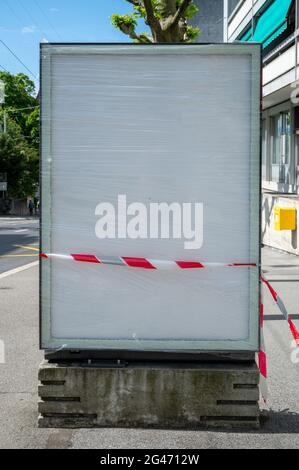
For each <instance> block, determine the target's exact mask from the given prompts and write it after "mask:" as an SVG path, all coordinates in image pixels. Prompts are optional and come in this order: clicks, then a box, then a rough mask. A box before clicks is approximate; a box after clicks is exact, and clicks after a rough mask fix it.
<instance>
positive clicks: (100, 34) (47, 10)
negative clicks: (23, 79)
mask: <svg viewBox="0 0 299 470" xmlns="http://www.w3.org/2000/svg"><path fill="white" fill-rule="evenodd" d="M130 10H131V7H130V5H129V4H128V3H127V2H126V1H125V0H0V12H1V13H0V40H2V41H4V42H5V43H6V44H7V46H8V47H9V48H10V49H11V50H12V51H13V52H14V53H15V54H16V55H17V56H18V57H19V58H20V59H21V60H22V62H23V63H24V64H25V65H26V66H27V67H28V68H29V69H30V70H31V71H32V75H31V76H30V77H31V78H32V79H34V81H35V82H36V83H37V82H38V73H39V43H40V42H43V41H44V42H45V41H48V42H121V41H127V40H128V38H126V37H125V36H124V35H123V34H122V33H120V32H119V31H117V30H115V29H114V28H113V26H112V25H111V24H110V19H109V18H110V16H111V14H112V13H120V14H122V13H127V12H129V11H130ZM141 29H142V28H141ZM143 29H144V27H143ZM0 66H1V67H4V68H5V69H6V70H8V71H10V72H12V73H18V72H24V73H27V74H28V75H30V74H29V72H28V70H26V69H25V68H24V67H23V66H22V65H21V64H20V63H19V62H18V61H17V59H16V58H15V57H14V56H13V55H12V54H11V53H10V52H9V51H8V50H7V49H6V48H5V46H4V45H3V44H2V43H1V42H0ZM1 70H2V69H1ZM33 75H34V76H35V77H34V76H33Z"/></svg>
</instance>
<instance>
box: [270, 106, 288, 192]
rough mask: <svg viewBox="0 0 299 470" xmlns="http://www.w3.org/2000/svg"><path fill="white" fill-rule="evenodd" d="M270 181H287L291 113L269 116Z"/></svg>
mask: <svg viewBox="0 0 299 470" xmlns="http://www.w3.org/2000/svg"><path fill="white" fill-rule="evenodd" d="M271 140H272V146H271V147H272V152H271V156H272V158H271V162H272V171H271V173H272V178H271V179H272V181H276V182H279V183H289V181H288V180H287V178H288V173H289V172H288V166H289V163H290V156H291V113H290V112H289V111H286V112H283V113H280V114H277V115H276V116H273V117H272V118H271Z"/></svg>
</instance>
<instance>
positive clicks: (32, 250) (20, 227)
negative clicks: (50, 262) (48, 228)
mask: <svg viewBox="0 0 299 470" xmlns="http://www.w3.org/2000/svg"><path fill="white" fill-rule="evenodd" d="M38 245H39V221H38V219H37V218H34V217H31V218H30V217H28V218H18V217H0V273H3V272H6V271H9V270H10V269H14V268H17V267H18V266H23V265H25V264H27V263H31V262H32V261H36V260H38V252H39V246H38Z"/></svg>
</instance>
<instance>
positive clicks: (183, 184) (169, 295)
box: [43, 53, 259, 349]
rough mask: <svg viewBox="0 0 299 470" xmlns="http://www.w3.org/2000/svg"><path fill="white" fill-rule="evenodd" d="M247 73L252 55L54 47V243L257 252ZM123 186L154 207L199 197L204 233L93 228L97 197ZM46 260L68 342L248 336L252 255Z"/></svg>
mask: <svg viewBox="0 0 299 470" xmlns="http://www.w3.org/2000/svg"><path fill="white" fill-rule="evenodd" d="M252 72H253V71H252V58H251V55H250V54H248V55H247V54H244V55H240V54H231V55H221V54H219V55H208V54H204V55H201V56H198V55H194V54H188V53H184V54H181V55H174V54H165V53H164V54H143V53H140V54H128V55H127V54H112V55H109V54H74V55H72V54H53V55H52V58H51V80H52V81H51V116H52V120H51V126H52V127H51V152H50V153H51V166H50V170H51V192H52V200H51V204H52V206H51V212H52V220H51V250H52V252H53V253H66V254H68V253H94V254H97V255H98V256H99V257H101V256H102V257H103V256H132V257H147V258H152V259H162V260H174V259H182V260H200V261H203V262H205V261H206V262H223V263H230V262H240V263H247V262H251V263H258V262H259V260H258V257H257V258H256V259H250V204H251V196H250V176H249V175H250V174H251V166H250V165H251V163H250V161H251V149H252V136H251V123H252V115H251V111H250V110H251V105H252V102H251V100H252V83H251V82H252ZM255 138H256V136H255ZM43 176H44V178H45V179H46V178H47V177H48V176H49V175H48V173H47V171H46V170H44V174H43ZM256 191H257V193H258V181H257V185H256ZM119 194H126V195H127V200H128V203H131V202H141V203H144V204H145V205H146V206H148V204H149V203H150V202H167V203H171V202H179V203H183V202H193V203H194V202H199V203H203V207H204V239H203V246H202V247H201V248H200V249H196V250H186V249H185V247H184V240H181V239H168V240H161V239H158V240H153V239H137V240H132V239H114V240H113V239H112V240H111V239H109V240H107V239H106V240H99V239H98V238H97V237H96V235H95V224H96V221H97V220H98V218H97V217H96V216H95V208H96V206H97V204H99V203H100V202H106V201H108V202H111V203H113V204H115V205H116V203H117V196H118V195H119ZM257 217H258V210H257ZM46 225H47V221H45V222H44V226H45V227H44V230H47V228H46ZM256 253H258V250H257V251H256ZM44 263H51V297H50V303H51V336H52V337H53V338H56V340H57V339H59V338H61V341H62V340H64V342H65V341H66V344H68V343H67V341H68V340H75V339H81V340H84V339H88V340H94V339H95V340H97V339H101V340H124V341H129V342H131V343H132V345H131V348H136V349H144V348H146V347H145V346H144V341H143V340H163V341H164V347H165V348H166V349H167V347H168V346H167V344H168V342H169V341H181V340H188V341H189V340H194V341H202V340H204V341H210V340H215V341H220V340H224V341H226V340H230V341H232V342H233V341H246V340H247V339H248V337H249V324H250V283H249V278H250V268H217V269H212V270H189V271H188V270H179V269H177V270H174V271H145V270H140V269H132V268H131V269H130V268H127V267H120V266H99V265H92V264H85V263H75V262H70V261H67V260H65V261H61V260H55V261H47V260H45V261H44ZM253 269H255V268H253ZM256 287H257V290H256V295H258V286H256ZM169 344H170V343H169ZM185 347H186V346H185ZM190 348H192V346H190ZM170 349H171V347H170Z"/></svg>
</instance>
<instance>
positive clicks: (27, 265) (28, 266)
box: [0, 261, 39, 279]
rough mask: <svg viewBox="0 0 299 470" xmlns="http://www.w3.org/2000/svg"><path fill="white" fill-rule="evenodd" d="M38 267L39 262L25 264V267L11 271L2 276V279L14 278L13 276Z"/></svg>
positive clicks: (0, 277) (0, 276)
mask: <svg viewBox="0 0 299 470" xmlns="http://www.w3.org/2000/svg"><path fill="white" fill-rule="evenodd" d="M38 265H39V261H34V262H33V263H29V264H25V266H20V267H19V268H15V269H11V270H10V271H6V272H5V273H2V274H0V279H3V278H5V277H8V276H12V275H13V274H17V273H20V272H21V271H25V270H26V269H30V268H33V267H35V266H38Z"/></svg>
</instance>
